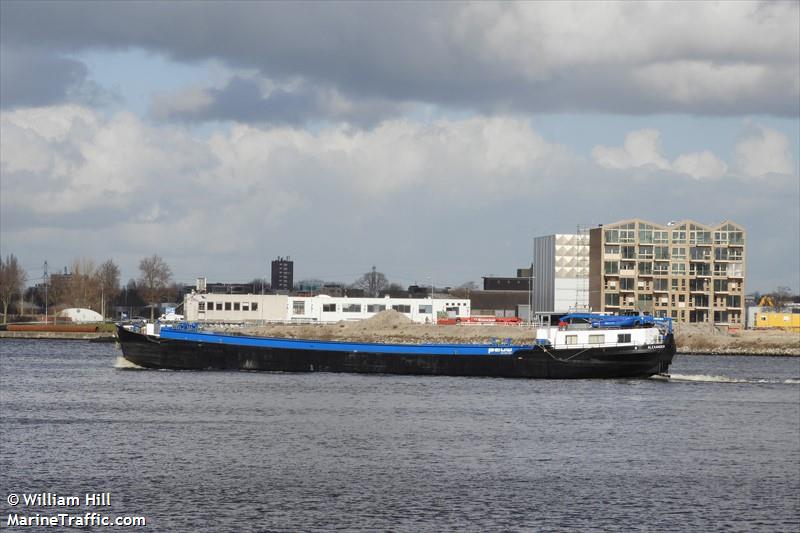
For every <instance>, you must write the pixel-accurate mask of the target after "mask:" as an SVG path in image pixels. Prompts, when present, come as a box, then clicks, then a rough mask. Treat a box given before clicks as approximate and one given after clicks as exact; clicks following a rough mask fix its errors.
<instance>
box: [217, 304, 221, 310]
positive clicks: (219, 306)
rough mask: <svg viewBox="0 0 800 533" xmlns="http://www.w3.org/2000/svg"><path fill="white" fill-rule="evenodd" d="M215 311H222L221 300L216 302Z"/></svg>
mask: <svg viewBox="0 0 800 533" xmlns="http://www.w3.org/2000/svg"><path fill="white" fill-rule="evenodd" d="M217 311H222V302H217Z"/></svg>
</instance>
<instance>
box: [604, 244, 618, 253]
mask: <svg viewBox="0 0 800 533" xmlns="http://www.w3.org/2000/svg"><path fill="white" fill-rule="evenodd" d="M605 254H606V255H618V254H619V246H617V245H615V244H614V245H608V244H607V245H606V247H605Z"/></svg>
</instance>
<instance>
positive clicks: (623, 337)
mask: <svg viewBox="0 0 800 533" xmlns="http://www.w3.org/2000/svg"><path fill="white" fill-rule="evenodd" d="M617 342H619V343H623V342H631V334H630V333H618V334H617Z"/></svg>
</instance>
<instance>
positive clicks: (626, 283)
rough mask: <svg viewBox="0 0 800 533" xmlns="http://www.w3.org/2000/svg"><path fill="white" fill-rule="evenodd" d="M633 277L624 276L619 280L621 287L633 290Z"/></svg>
mask: <svg viewBox="0 0 800 533" xmlns="http://www.w3.org/2000/svg"><path fill="white" fill-rule="evenodd" d="M633 281H634V280H633V278H622V279H620V280H619V288H620V290H623V291H632V290H633Z"/></svg>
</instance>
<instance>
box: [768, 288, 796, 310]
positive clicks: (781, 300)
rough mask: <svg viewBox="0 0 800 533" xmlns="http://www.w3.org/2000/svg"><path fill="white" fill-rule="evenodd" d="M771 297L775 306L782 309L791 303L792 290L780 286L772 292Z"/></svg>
mask: <svg viewBox="0 0 800 533" xmlns="http://www.w3.org/2000/svg"><path fill="white" fill-rule="evenodd" d="M772 297H773V298H774V300H775V306H776V307H777V308H779V309H783V308H784V307H786V304H788V303H791V301H792V289H791V287H786V286H780V287H778V288H777V289H775V290H774V291H773V292H772Z"/></svg>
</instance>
